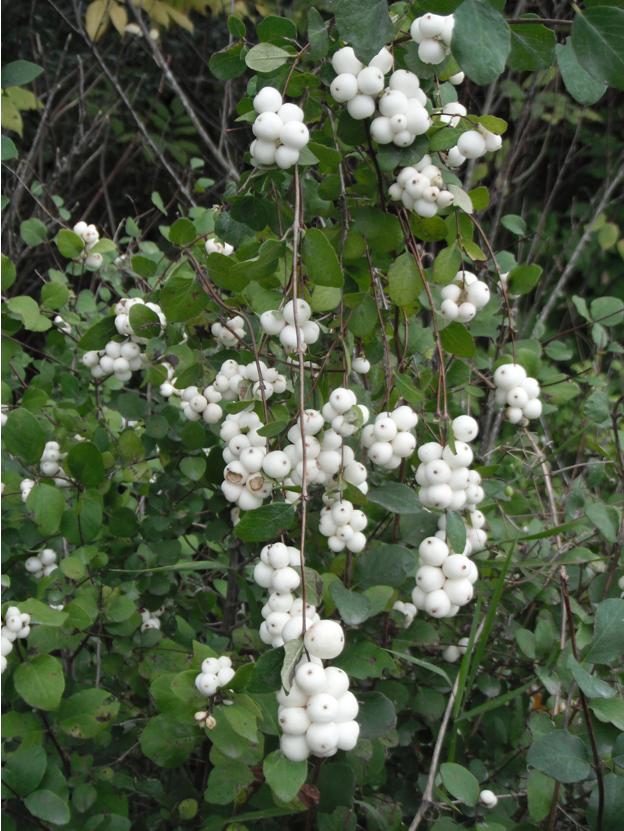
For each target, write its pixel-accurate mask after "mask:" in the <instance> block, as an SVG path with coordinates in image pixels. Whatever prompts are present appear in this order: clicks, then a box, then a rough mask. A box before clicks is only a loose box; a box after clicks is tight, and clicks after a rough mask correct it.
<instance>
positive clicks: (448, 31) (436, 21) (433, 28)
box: [410, 13, 464, 85]
mask: <svg viewBox="0 0 624 831" xmlns="http://www.w3.org/2000/svg"><path fill="white" fill-rule="evenodd" d="M454 26H455V16H454V15H452V14H449V15H439V14H431V13H430V14H425V15H423V16H422V17H417V18H416V20H414V22H413V23H412V25H411V27H410V35H411V36H412V40H413V41H414V43H417V44H418V57H419V58H420V60H421V61H422V62H423V63H428V64H438V63H442V61H443V60H444V58H445V57H446V56H447V55H449V54H450V52H451V38H452V37H453V28H454ZM463 80H464V73H463V72H458V73H457V74H456V75H452V76H451V77H450V78H449V81H450V83H451V84H454V85H456V84H461V82H462V81H463Z"/></svg>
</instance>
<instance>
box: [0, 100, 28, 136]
mask: <svg viewBox="0 0 624 831" xmlns="http://www.w3.org/2000/svg"><path fill="white" fill-rule="evenodd" d="M1 101H2V113H1V116H0V123H1V124H2V126H3V127H4V128H5V129H6V130H13V131H14V132H16V133H17V134H18V135H19V136H20V137H21V136H22V135H23V132H24V124H23V122H22V116H21V115H20V114H19V110H18V109H17V107H16V106H15V104H14V103H13V102H12V101H11V99H10V98H9V97H8V96H6V95H3V96H2V99H1Z"/></svg>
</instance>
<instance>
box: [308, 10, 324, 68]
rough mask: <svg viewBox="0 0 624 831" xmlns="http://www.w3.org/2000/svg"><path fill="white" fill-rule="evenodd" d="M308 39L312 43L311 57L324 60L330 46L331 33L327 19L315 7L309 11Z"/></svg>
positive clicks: (309, 52) (314, 59) (309, 51)
mask: <svg viewBox="0 0 624 831" xmlns="http://www.w3.org/2000/svg"><path fill="white" fill-rule="evenodd" d="M308 41H309V43H310V48H309V50H308V55H309V56H310V59H311V60H313V61H320V60H322V59H323V58H324V57H325V55H326V54H327V50H328V48H329V35H328V34H327V27H326V26H325V21H324V20H323V18H322V17H321V15H320V14H319V13H318V12H317V10H316V9H314V8H312V9H310V10H309V11H308Z"/></svg>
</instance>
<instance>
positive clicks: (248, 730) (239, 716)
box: [223, 704, 258, 743]
mask: <svg viewBox="0 0 624 831" xmlns="http://www.w3.org/2000/svg"><path fill="white" fill-rule="evenodd" d="M223 712H224V713H225V717H226V719H227V720H228V721H229V723H230V726H231V727H232V730H234V732H235V733H236V734H237V735H239V736H242V737H243V738H244V739H247V741H248V742H253V743H255V742H257V741H258V734H257V727H256V718H255V716H254V715H253V713H251V712H250V711H249V710H248V709H246V708H245V707H241V706H240V705H239V704H232V705H231V706H229V707H225V708H224V710H223Z"/></svg>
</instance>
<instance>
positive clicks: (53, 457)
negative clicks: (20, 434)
mask: <svg viewBox="0 0 624 831" xmlns="http://www.w3.org/2000/svg"><path fill="white" fill-rule="evenodd" d="M66 455H67V453H61V448H60V445H59V443H58V442H57V441H48V442H46V445H45V448H44V450H43V453H42V454H41V460H40V462H39V470H40V471H41V473H42V474H43V475H44V476H51V477H53V478H54V484H55V485H56V487H57V488H68V487H69V486H70V485H71V482H69V481H68V480H67V479H63V478H62V477H59V476H57V475H56V474H57V473H58V472H59V471H60V470H61V461H62V460H63V459H64V458H65V456H66ZM24 481H30V480H24Z"/></svg>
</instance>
